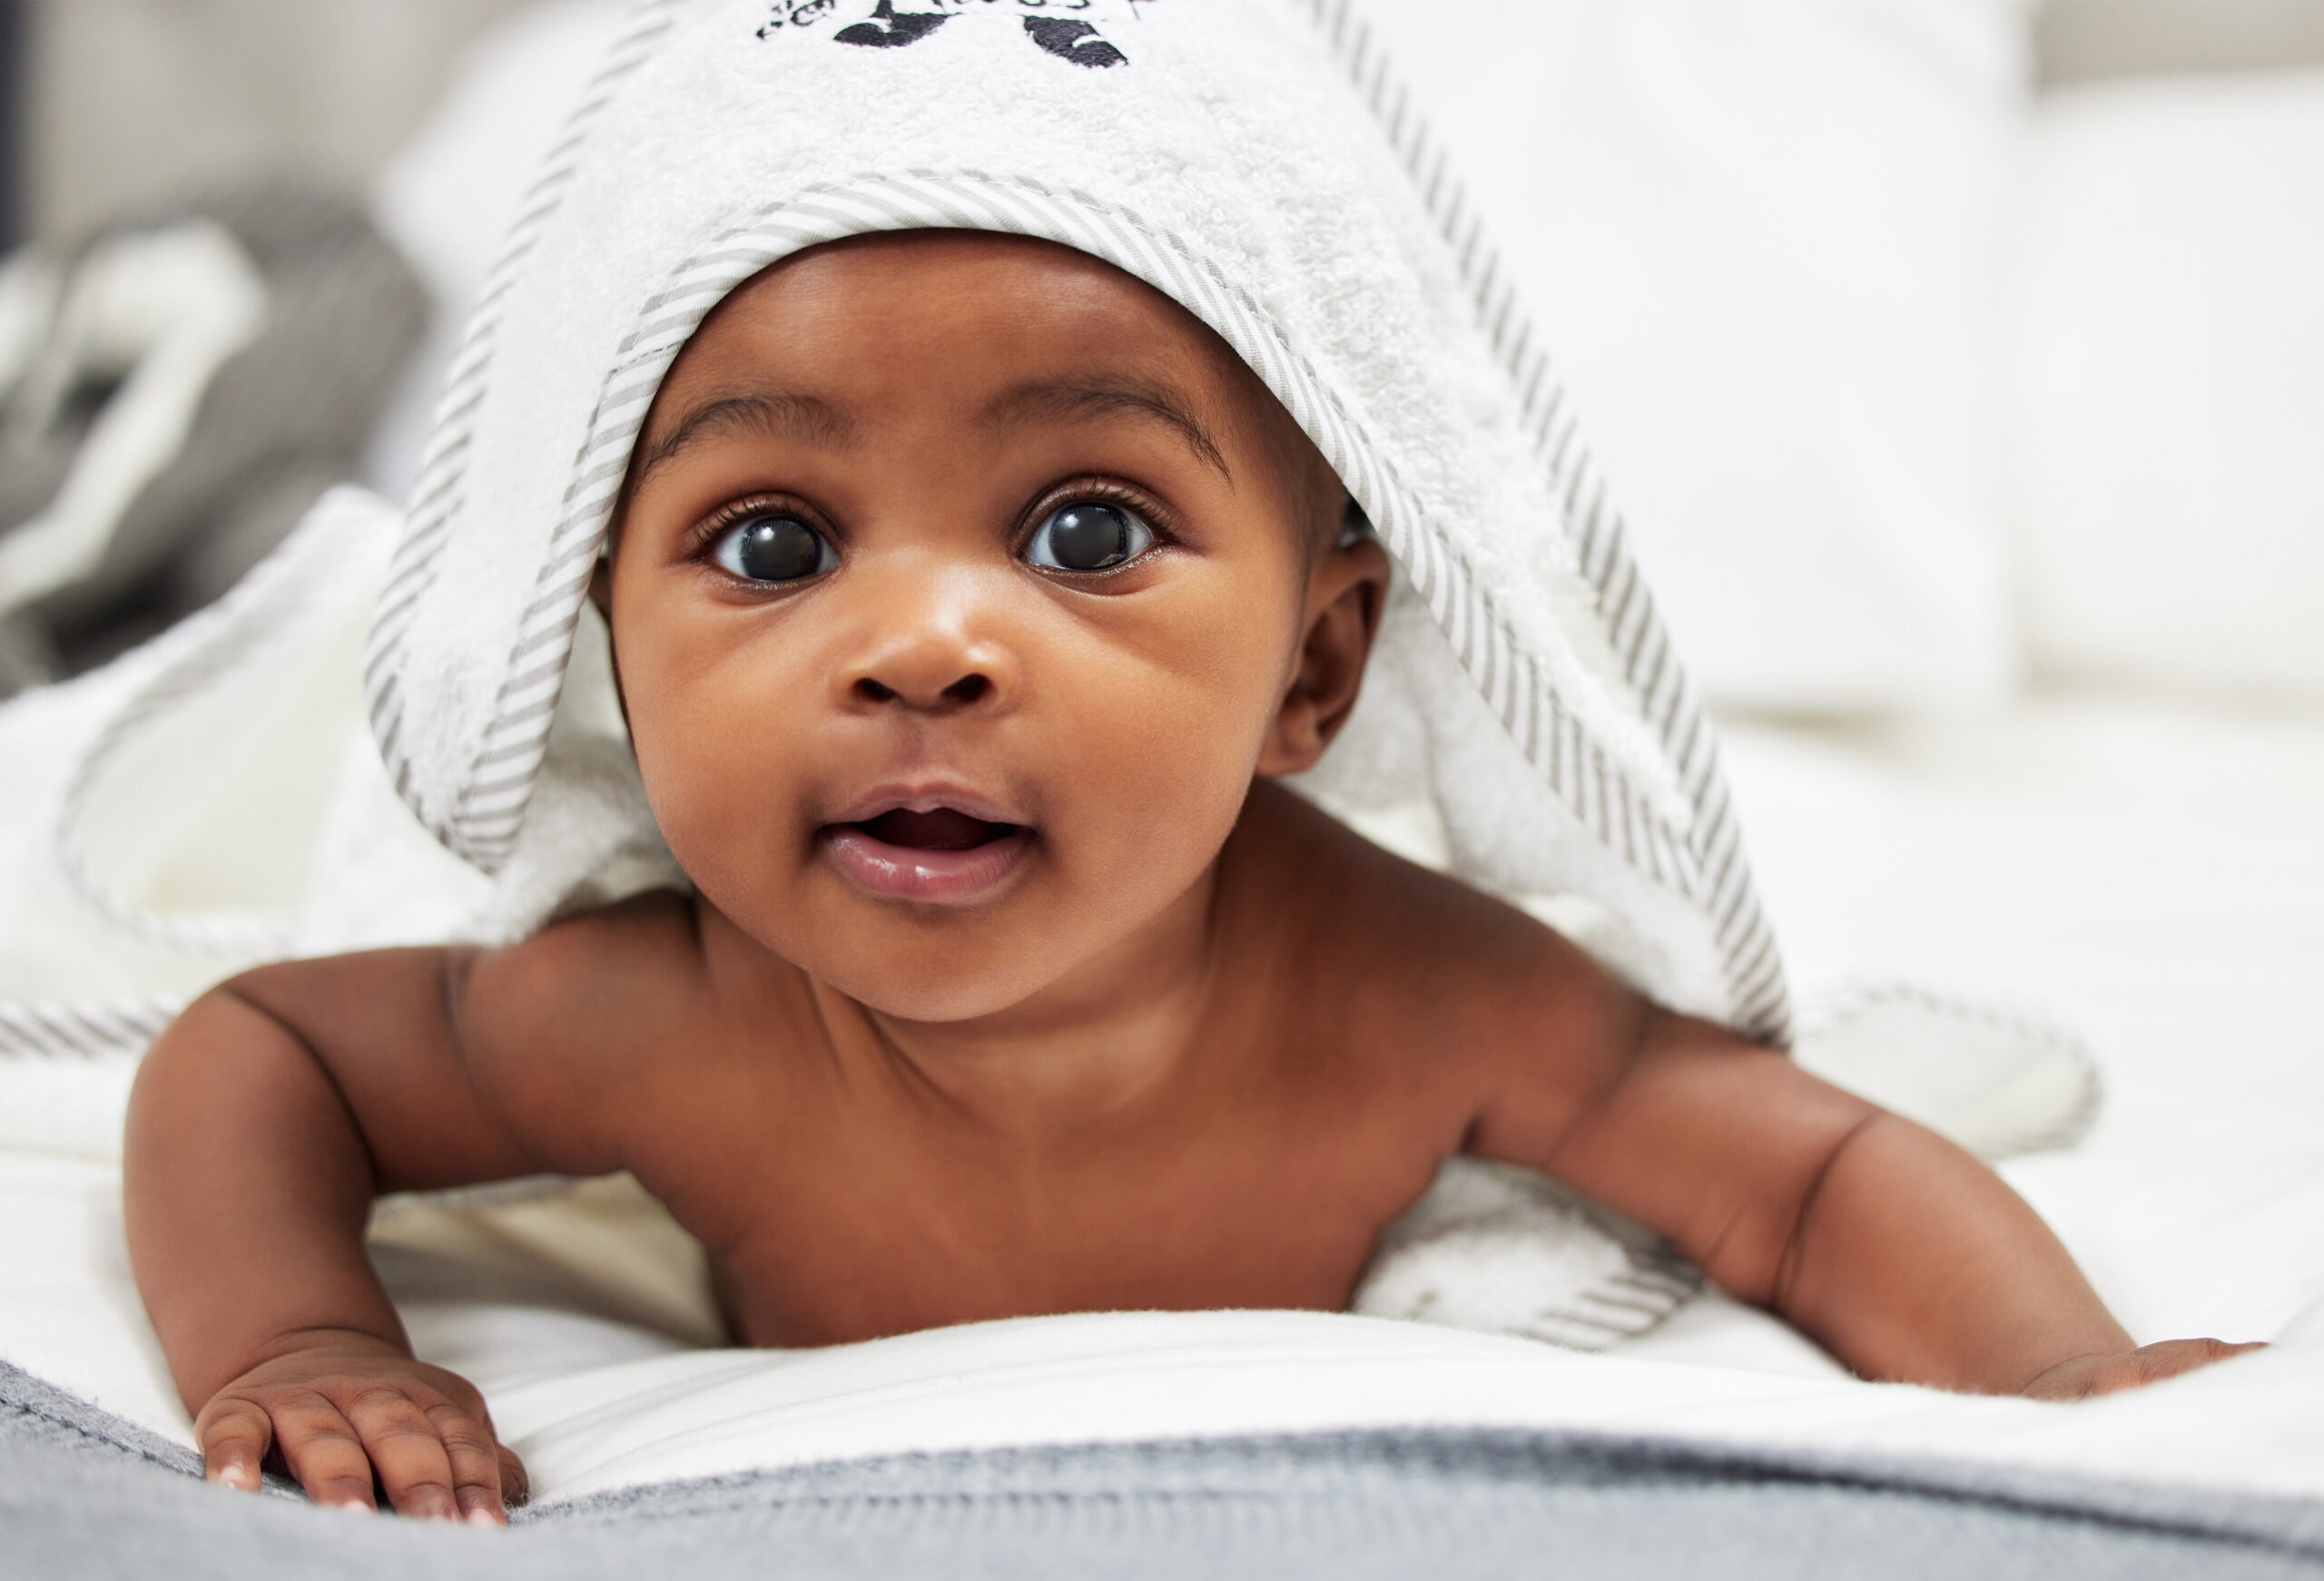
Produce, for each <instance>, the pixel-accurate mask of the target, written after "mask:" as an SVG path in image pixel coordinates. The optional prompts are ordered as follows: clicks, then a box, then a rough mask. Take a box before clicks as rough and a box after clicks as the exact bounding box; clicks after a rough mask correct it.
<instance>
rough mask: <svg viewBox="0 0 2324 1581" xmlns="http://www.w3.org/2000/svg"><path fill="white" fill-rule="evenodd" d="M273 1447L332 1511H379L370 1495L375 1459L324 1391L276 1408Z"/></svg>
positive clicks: (310, 1493) (309, 1491)
mask: <svg viewBox="0 0 2324 1581" xmlns="http://www.w3.org/2000/svg"><path fill="white" fill-rule="evenodd" d="M274 1441H275V1447H276V1448H278V1449H279V1450H281V1455H282V1463H283V1464H284V1465H286V1466H288V1467H289V1468H291V1476H293V1477H295V1478H298V1479H299V1486H300V1487H301V1488H305V1489H306V1490H307V1497H308V1498H311V1499H313V1500H314V1501H315V1502H316V1503H317V1504H323V1505H329V1506H330V1507H332V1508H334V1509H363V1510H370V1509H377V1508H378V1507H379V1506H378V1505H377V1504H376V1503H375V1502H373V1500H372V1498H371V1458H370V1457H369V1455H367V1454H365V1453H364V1452H363V1441H362V1439H360V1438H359V1437H358V1436H357V1434H356V1431H355V1428H354V1426H353V1424H352V1423H350V1422H349V1421H348V1419H346V1418H345V1417H343V1416H341V1415H340V1413H339V1410H338V1408H337V1407H335V1406H333V1405H332V1404H331V1403H330V1401H329V1400H327V1399H323V1398H322V1397H321V1396H320V1395H317V1396H315V1397H314V1398H313V1400H312V1402H311V1403H301V1404H299V1405H293V1406H282V1407H279V1408H277V1409H276V1411H275V1413H274Z"/></svg>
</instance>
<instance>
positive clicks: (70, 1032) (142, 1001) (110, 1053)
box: [0, 995, 186, 1059]
mask: <svg viewBox="0 0 2324 1581" xmlns="http://www.w3.org/2000/svg"><path fill="white" fill-rule="evenodd" d="M185 1006H186V1000H185V999H184V998H183V997H178V996H172V995H149V996H145V997H136V998H122V999H97V1000H83V1001H73V1002H65V1001H40V1000H34V1001H32V1002H29V1003H17V1004H6V1003H0V1059H21V1058H59V1057H64V1058H80V1059H100V1058H115V1057H122V1056H128V1057H135V1056H139V1055H142V1054H143V1053H144V1052H145V1050H146V1048H147V1047H148V1046H151V1045H152V1043H153V1039H155V1038H156V1037H159V1036H161V1035H162V1030H163V1029H164V1028H165V1027H167V1026H169V1024H170V1023H171V1022H172V1020H174V1019H176V1017H177V1013H178V1012H179V1011H180V1010H182V1009H183V1008H185Z"/></svg>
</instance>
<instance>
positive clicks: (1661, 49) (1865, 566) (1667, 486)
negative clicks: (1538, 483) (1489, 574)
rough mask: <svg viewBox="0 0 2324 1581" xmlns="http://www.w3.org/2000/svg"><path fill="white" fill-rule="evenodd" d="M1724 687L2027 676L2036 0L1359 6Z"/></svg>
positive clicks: (1909, 687) (1774, 702)
mask: <svg viewBox="0 0 2324 1581" xmlns="http://www.w3.org/2000/svg"><path fill="white" fill-rule="evenodd" d="M1358 9H1359V12H1360V14H1361V15H1362V16H1363V18H1364V21H1365V22H1366V23H1367V24H1368V25H1370V26H1371V27H1372V29H1373V30H1374V34H1375V35H1376V36H1377V37H1378V38H1379V39H1380V40H1381V42H1382V43H1383V44H1385V46H1386V48H1387V51H1388V54H1390V56H1391V58H1392V59H1393V61H1394V62H1395V64H1396V66H1397V68H1398V69H1399V70H1400V71H1401V72H1402V73H1403V74H1404V75H1405V76H1407V77H1408V78H1409V79H1410V81H1411V83H1412V86H1413V95H1414V100H1415V107H1416V109H1417V111H1418V113H1420V114H1422V115H1423V116H1425V117H1427V118H1428V119H1429V121H1430V122H1432V123H1433V126H1434V128H1435V130H1436V132H1437V133H1438V134H1439V135H1440V137H1441V139H1442V141H1443V143H1444V144H1445V146H1446V147H1447V148H1448V149H1449V151H1450V153H1451V155H1452V169H1453V170H1454V171H1455V172H1457V173H1458V174H1459V176H1460V177H1461V178H1462V180H1464V181H1465V182H1466V183H1467V185H1468V187H1469V189H1470V192H1471V195H1472V198H1473V199H1474V200H1475V202H1476V205H1477V207H1478V209H1479V211H1481V212H1482V216H1483V219H1484V221H1485V224H1486V227H1487V229H1488V231H1489V232H1490V233H1491V235H1492V238H1493V240H1494V241H1496V242H1497V243H1498V245H1499V247H1500V249H1501V250H1502V257H1503V260H1504V263H1505V265H1506V267H1507V270H1508V272H1509V277H1510V278H1511V279H1512V280H1513V281H1514V282H1515V285H1516V287H1517V292H1518V295H1519V297H1520V299H1521V302H1522V305H1523V306H1525V307H1526V308H1528V309H1531V313H1532V315H1533V317H1534V319H1535V323H1536V327H1537V329H1539V331H1540V333H1541V336H1542V338H1543V341H1544V343H1545V344H1546V345H1547V346H1548V348H1549V349H1550V352H1551V356H1552V357H1553V358H1556V359H1557V360H1558V362H1559V363H1560V364H1561V367H1562V369H1563V372H1564V373H1565V376H1566V378H1567V379H1568V382H1569V385H1570V388H1571V389H1572V391H1573V394H1574V398H1575V407H1576V409H1577V410H1578V411H1579V413H1580V414H1581V421H1582V423H1583V424H1584V425H1585V428H1586V434H1587V437H1588V438H1589V439H1590V442H1591V443H1592V444H1594V445H1595V447H1597V449H1598V450H1599V452H1600V455H1601V457H1602V458H1603V460H1604V461H1605V463H1606V470H1607V474H1608V476H1610V478H1611V479H1612V481H1613V486H1614V488H1615V489H1616V490H1617V491H1618V493H1619V496H1620V497H1619V500H1618V502H1617V503H1618V504H1619V505H1620V506H1621V507H1622V508H1623V509H1624V510H1625V512H1626V513H1627V515H1628V518H1629V522H1630V528H1631V530H1632V533H1633V535H1634V539H1635V544H1636V546H1637V549H1638V553H1639V555H1640V559H1641V560H1642V561H1643V562H1644V565H1645V569H1646V571H1647V573H1648V574H1649V580H1650V581H1651V582H1652V584H1654V586H1655V587H1656V588H1658V589H1659V592H1660V595H1661V602H1662V605H1663V609H1664V613H1665V614H1666V615H1667V617H1668V619H1669V624H1670V626H1671V629H1672V633H1673V635H1674V638H1675V640H1676V641H1677V643H1678V645H1679V652H1680V653H1682V654H1683V655H1684V656H1685V657H1686V658H1687V660H1688V661H1689V664H1690V665H1691V667H1692V668H1693V670H1694V673H1695V676H1696V679H1697V681H1698V682H1699V684H1700V685H1701V687H1702V688H1703V690H1704V692H1706V694H1707V695H1708V696H1709V698H1710V700H1711V701H1712V702H1718V703H1727V704H1730V705H1742V706H1748V707H1754V708H1759V709H1767V710H1776V711H1786V712H1797V711H1815V712H1831V711H1862V710H1881V709H1892V708H1899V707H1909V706H1914V705H1922V704H1933V703H1955V702H1965V701H1972V700H1975V699H1979V698H1982V697H1985V696H1988V695H1991V694H1993V693H1994V692H1998V691H1999V690H2001V689H2002V688H2004V686H2005V685H2006V684H2007V683H2008V682H2010V680H2011V679H2012V677H2013V673H2014V643H2013V639H2012V636H2011V632H2010V625H2009V621H2008V618H2007V600H2006V597H2005V586H2006V578H2005V566H2004V558H2003V555H2002V554H2001V550H2000V542H2001V539H2000V532H1999V527H1998V525H1997V522H1998V513H1997V511H1996V508H1995V506H1994V489H1993V473H1994V466H1993V457H1992V455H1991V447H1990V442H1989V439H1990V435H1991V433H1992V431H1993V427H1994V412H1993V402H1992V399H1991V392H1992V388H1993V385H1994V377H1993V376H1994V368H1993V344H1994V326H1993V322H1992V312H1993V304H1994V293H1995V289H1996V284H1997V280H1998V272H1999V261H1998V237H1999V227H2000V224H2001V221H2002V215H2003V210H2004V202H2005V198H2006V187H2005V182H2006V176H2007V165H2008V157H2009V153H2010V148H2011V143H2012V140H2013V137H2014V132H2015V130H2016V128H2017V126H2018V124H2019V120H2020V116H2021V114H2022V111H2023V106H2024V80H2025V60H2024V55H2025V21H2024V12H2023V7H2022V5H2021V4H2020V3H2019V0H1626V3H1625V4H1621V5H1607V4H1605V3H1604V0H1430V3H1429V4H1427V5H1393V4H1390V3H1389V0H1360V3H1359V7H1358Z"/></svg>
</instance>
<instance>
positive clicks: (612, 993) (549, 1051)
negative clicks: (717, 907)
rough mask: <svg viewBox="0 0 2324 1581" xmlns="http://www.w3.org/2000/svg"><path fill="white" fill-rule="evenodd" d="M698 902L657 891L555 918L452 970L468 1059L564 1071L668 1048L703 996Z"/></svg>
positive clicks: (476, 954)
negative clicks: (543, 1063)
mask: <svg viewBox="0 0 2324 1581" xmlns="http://www.w3.org/2000/svg"><path fill="white" fill-rule="evenodd" d="M702 991H703V990H702V951H701V948H700V937H699V928H698V926H697V924H696V922H695V920H694V901H693V899H691V898H690V897H688V896H684V895H680V894H675V893H673V892H669V891H655V892H653V893H649V894H645V895H639V896H635V897H633V898H632V899H626V900H623V901H620V902H617V903H615V904H614V905H611V906H606V907H600V908H594V909H591V910H588V911H584V912H578V913H576V914H575V915H573V916H570V917H566V918H560V919H559V920H557V921H556V922H553V923H551V924H550V925H549V926H547V928H542V929H541V930H540V931H539V932H537V933H535V934H533V935H531V936H530V937H528V938H524V939H522V940H520V941H518V942H517V943H515V944H512V945H508V946H506V947H504V948H497V949H484V950H478V951H475V952H473V953H471V954H469V955H468V957H466V959H465V960H464V961H463V962H462V963H460V964H459V965H458V967H456V968H455V976H454V982H453V986H452V997H453V1009H454V1014H455V1016H456V1018H457V1021H458V1026H459V1029H460V1034H461V1040H462V1042H463V1043H464V1044H465V1045H466V1046H468V1048H469V1049H470V1050H471V1052H472V1054H474V1055H477V1056H482V1057H485V1058H487V1059H488V1060H490V1061H491V1062H492V1063H494V1064H497V1065H502V1066H504V1067H507V1068H512V1069H514V1068H521V1067H523V1066H526V1065H530V1064H532V1063H534V1062H535V1061H537V1060H540V1059H545V1058H546V1059H549V1060H553V1061H555V1062H556V1064H557V1065H559V1066H560V1067H561V1068H563V1069H565V1070H566V1071H570V1070H572V1069H573V1068H574V1065H575V1064H576V1061H586V1060H588V1059H589V1058H590V1057H592V1056H600V1057H603V1058H606V1059H607V1060H612V1059H616V1058H619V1057H622V1056H625V1055H626V1054H628V1053H629V1052H631V1051H634V1050H635V1049H636V1048H637V1047H638V1046H640V1045H641V1044H645V1045H648V1046H650V1045H653V1044H656V1043H660V1042H663V1041H665V1040H666V1039H667V1038H668V1037H669V1036H670V1034H671V1029H672V1028H673V1027H674V1026H678V1025H680V1024H682V1023H683V1022H684V1021H685V1020H686V1019H687V1018H688V1016H689V1013H690V1011H691V1010H692V1008H693V1007H694V1005H695V1004H696V1003H697V1002H698V1000H699V999H700V997H701V996H702Z"/></svg>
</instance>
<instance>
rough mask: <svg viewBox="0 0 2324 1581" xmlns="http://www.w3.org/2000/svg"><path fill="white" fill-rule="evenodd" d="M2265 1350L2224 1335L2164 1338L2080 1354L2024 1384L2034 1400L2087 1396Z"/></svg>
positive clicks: (2255, 1341)
mask: <svg viewBox="0 0 2324 1581" xmlns="http://www.w3.org/2000/svg"><path fill="white" fill-rule="evenodd" d="M2264 1349H2266V1347H2265V1346H2264V1345H2262V1344H2260V1342H2259V1341H2257V1340H2254V1341H2252V1342H2251V1343H2249V1344H2244V1345H2230V1344H2228V1343H2226V1342H2225V1341H2224V1340H2163V1341H2162V1343H2160V1344H2156V1345H2142V1346H2141V1347H2140V1348H2139V1349H2137V1350H2126V1351H2123V1352H2122V1353H2121V1354H2119V1355H2108V1356H2077V1357H2075V1358H2074V1359H2073V1360H2071V1361H2061V1362H2059V1363H2058V1364H2057V1365H2056V1366H2055V1367H2053V1368H2051V1369H2050V1370H2048V1371H2046V1372H2044V1373H2043V1374H2041V1375H2040V1376H2039V1377H2037V1378H2035V1379H2034V1380H2033V1382H2031V1383H2029V1384H2027V1385H2026V1386H2025V1393H2026V1394H2027V1395H2028V1396H2030V1397H2031V1398H2033V1399H2089V1398H2091V1397H2092V1396H2093V1395H2098V1394H2112V1393H2113V1392H2114V1391H2115V1390H2120V1389H2137V1388H2140V1387H2141V1386H2142V1385H2144V1384H2149V1383H2160V1382H2162V1380H2164V1379H2166V1378H2176V1377H2177V1376H2178V1375H2179V1374H2181V1372H2192V1371H2194V1370H2195V1369H2196V1368H2198V1367H2209V1366H2210V1365H2211V1363H2212V1362H2214V1361H2224V1360H2227V1359H2228V1358H2229V1357H2230V1356H2240V1355H2242V1354H2243V1352H2245V1351H2246V1350H2264Z"/></svg>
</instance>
